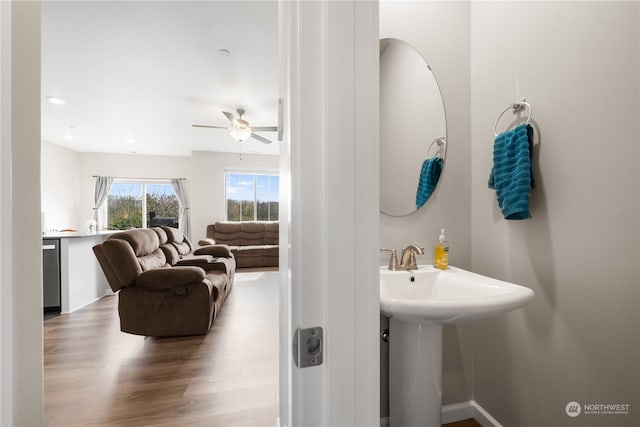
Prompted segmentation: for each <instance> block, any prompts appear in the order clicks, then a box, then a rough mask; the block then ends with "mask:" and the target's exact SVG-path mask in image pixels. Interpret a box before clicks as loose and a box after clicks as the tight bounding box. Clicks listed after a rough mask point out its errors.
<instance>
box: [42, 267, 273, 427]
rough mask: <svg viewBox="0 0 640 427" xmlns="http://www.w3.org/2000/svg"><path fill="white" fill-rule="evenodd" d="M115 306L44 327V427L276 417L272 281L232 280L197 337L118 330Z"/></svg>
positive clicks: (258, 421) (111, 302)
mask: <svg viewBox="0 0 640 427" xmlns="http://www.w3.org/2000/svg"><path fill="white" fill-rule="evenodd" d="M119 327H120V326H119V318H118V312H117V296H114V297H105V298H102V299H101V300H99V301H96V302H95V303H93V304H90V305H88V306H87V307H84V308H82V309H81V310H78V311H77V312H74V313H71V314H69V315H62V316H57V317H53V318H50V319H47V320H46V321H45V322H44V363H45V371H44V372H45V422H46V425H47V426H71V427H73V426H101V425H110V426H128V427H129V426H179V425H194V426H212V427H221V426H225V427H229V426H256V427H258V426H268V427H273V426H274V425H275V420H276V417H277V416H278V396H277V390H278V383H277V382H278V347H277V346H278V273H277V272H268V273H264V272H252V273H241V272H239V273H237V274H236V281H235V285H234V289H233V291H232V292H231V294H230V295H229V298H228V300H227V301H226V302H225V304H224V306H223V307H222V311H221V312H220V314H219V317H218V319H217V320H216V322H215V323H214V326H213V328H212V329H211V331H210V332H209V333H208V334H207V335H205V336H198V337H177V338H147V337H141V336H135V335H129V334H124V333H122V332H120V330H119Z"/></svg>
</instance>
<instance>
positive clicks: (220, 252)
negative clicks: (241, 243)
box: [193, 245, 233, 258]
mask: <svg viewBox="0 0 640 427" xmlns="http://www.w3.org/2000/svg"><path fill="white" fill-rule="evenodd" d="M193 254H194V255H211V256H213V257H224V258H232V257H233V254H232V253H231V248H229V246H227V245H210V246H204V247H202V248H198V249H196V250H195V251H193Z"/></svg>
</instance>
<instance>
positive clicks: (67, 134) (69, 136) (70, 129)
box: [63, 126, 75, 141]
mask: <svg viewBox="0 0 640 427" xmlns="http://www.w3.org/2000/svg"><path fill="white" fill-rule="evenodd" d="M73 129H75V128H74V127H73V126H69V127H68V128H67V131H66V132H65V133H64V137H63V138H64V139H66V140H67V141H73Z"/></svg>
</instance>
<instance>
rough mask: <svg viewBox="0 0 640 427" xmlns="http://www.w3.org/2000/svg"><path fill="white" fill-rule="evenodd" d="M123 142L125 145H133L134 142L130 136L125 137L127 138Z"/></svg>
mask: <svg viewBox="0 0 640 427" xmlns="http://www.w3.org/2000/svg"><path fill="white" fill-rule="evenodd" d="M124 142H126V143H127V144H133V143H134V142H136V140H135V139H133V137H132V136H131V135H129V136H127V138H126V139H125V140H124Z"/></svg>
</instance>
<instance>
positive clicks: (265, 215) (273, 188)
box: [225, 172, 280, 221]
mask: <svg viewBox="0 0 640 427" xmlns="http://www.w3.org/2000/svg"><path fill="white" fill-rule="evenodd" d="M225 189H226V199H227V221H277V220H278V213H279V203H278V198H279V190H280V177H279V176H278V175H275V174H267V173H241V172H227V173H225Z"/></svg>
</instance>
